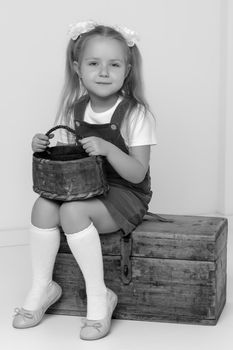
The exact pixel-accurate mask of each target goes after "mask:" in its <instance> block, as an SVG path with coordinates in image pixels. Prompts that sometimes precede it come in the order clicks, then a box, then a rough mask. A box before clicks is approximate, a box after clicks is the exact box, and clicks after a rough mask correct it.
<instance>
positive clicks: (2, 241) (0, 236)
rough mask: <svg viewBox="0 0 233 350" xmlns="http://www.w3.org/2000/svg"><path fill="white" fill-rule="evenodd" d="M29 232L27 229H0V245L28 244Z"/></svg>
mask: <svg viewBox="0 0 233 350" xmlns="http://www.w3.org/2000/svg"><path fill="white" fill-rule="evenodd" d="M28 244H29V233H28V230H27V229H12V230H9V229H8V230H1V231H0V247H9V246H18V245H28Z"/></svg>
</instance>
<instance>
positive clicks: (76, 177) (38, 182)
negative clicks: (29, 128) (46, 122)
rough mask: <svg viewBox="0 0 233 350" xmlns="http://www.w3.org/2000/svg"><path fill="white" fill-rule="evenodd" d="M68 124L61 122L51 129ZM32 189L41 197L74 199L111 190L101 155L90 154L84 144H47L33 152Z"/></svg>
mask: <svg viewBox="0 0 233 350" xmlns="http://www.w3.org/2000/svg"><path fill="white" fill-rule="evenodd" d="M59 128H64V129H67V130H68V131H70V132H72V133H74V134H75V131H74V130H73V129H71V128H69V127H66V126H63V125H58V126H56V127H54V128H52V129H50V130H49V131H48V132H47V133H46V135H47V136H49V135H50V134H51V133H52V132H53V131H54V130H56V129H59ZM33 190H34V191H35V192H37V193H39V194H40V195H41V196H42V197H45V198H48V199H53V200H61V201H73V200H84V199H87V198H91V197H95V196H99V195H103V194H105V193H106V192H107V191H108V184H107V181H106V176H105V172H104V158H103V157H102V156H88V154H87V153H86V152H85V151H84V150H83V148H82V146H81V145H67V146H55V147H48V148H47V149H46V150H45V151H44V152H36V153H34V154H33Z"/></svg>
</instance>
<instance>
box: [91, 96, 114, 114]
mask: <svg viewBox="0 0 233 350" xmlns="http://www.w3.org/2000/svg"><path fill="white" fill-rule="evenodd" d="M118 97H119V96H118V95H112V96H109V97H106V98H104V97H101V98H100V97H97V96H90V103H91V108H92V110H93V111H94V112H97V113H101V112H106V111H107V110H108V109H110V108H112V107H113V106H114V105H115V103H116V102H117V100H118Z"/></svg>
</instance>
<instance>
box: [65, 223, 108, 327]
mask: <svg viewBox="0 0 233 350" xmlns="http://www.w3.org/2000/svg"><path fill="white" fill-rule="evenodd" d="M66 237H67V242H68V245H69V247H70V249H71V252H72V253H73V255H74V257H75V259H76V261H77V263H78V265H79V267H80V269H81V271H82V273H83V276H84V279H85V283H86V293H87V319H89V320H100V319H102V318H104V317H105V316H106V313H107V301H106V296H107V289H106V286H105V283H104V271H103V257H102V250H101V244H100V238H99V233H98V231H97V230H96V228H95V226H94V225H93V223H91V224H90V225H89V226H88V227H87V228H85V229H84V230H82V231H80V232H77V233H73V234H67V235H66Z"/></svg>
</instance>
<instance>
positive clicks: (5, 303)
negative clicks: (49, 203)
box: [0, 217, 233, 350]
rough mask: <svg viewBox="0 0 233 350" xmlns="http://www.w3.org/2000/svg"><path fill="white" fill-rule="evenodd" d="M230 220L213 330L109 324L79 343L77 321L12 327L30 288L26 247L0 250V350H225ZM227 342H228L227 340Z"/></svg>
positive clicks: (231, 320) (230, 296)
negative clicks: (104, 332) (102, 333)
mask: <svg viewBox="0 0 233 350" xmlns="http://www.w3.org/2000/svg"><path fill="white" fill-rule="evenodd" d="M232 231H233V217H231V218H229V236H228V286H227V303H226V306H225V308H224V310H223V313H222V315H221V317H220V319H219V322H218V324H217V325H216V326H197V325H181V324H172V323H156V322H138V321H122V320H113V323H112V330H111V333H110V334H109V335H108V336H107V337H106V338H103V339H101V340H98V341H94V342H85V341H82V340H80V339H79V328H80V318H79V317H71V316H54V315H46V316H45V318H44V319H43V322H42V323H41V324H40V325H39V326H37V327H34V328H31V329H28V330H17V329H14V328H12V326H11V322H12V315H13V309H14V307H15V306H20V305H21V303H22V301H23V298H24V296H25V294H26V291H27V289H28V288H29V284H30V261H29V249H28V246H16V247H1V248H0V281H1V287H0V349H1V350H21V349H23V350H28V349H30V350H31V349H33V350H37V349H43V350H53V349H56V350H64V349H65V350H71V349H79V350H83V349H95V350H99V349H101V350H131V349H132V350H137V349H138V350H139V349H140V350H141V349H145V348H148V347H149V348H150V349H158V350H165V349H166V350H170V349H171V350H194V349H195V350H204V349H205V350H208V349H211V350H226V349H232V341H231V339H232V335H231V332H233V269H232V262H233V254H232V253H233V238H232ZM230 341H231V342H230Z"/></svg>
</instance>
